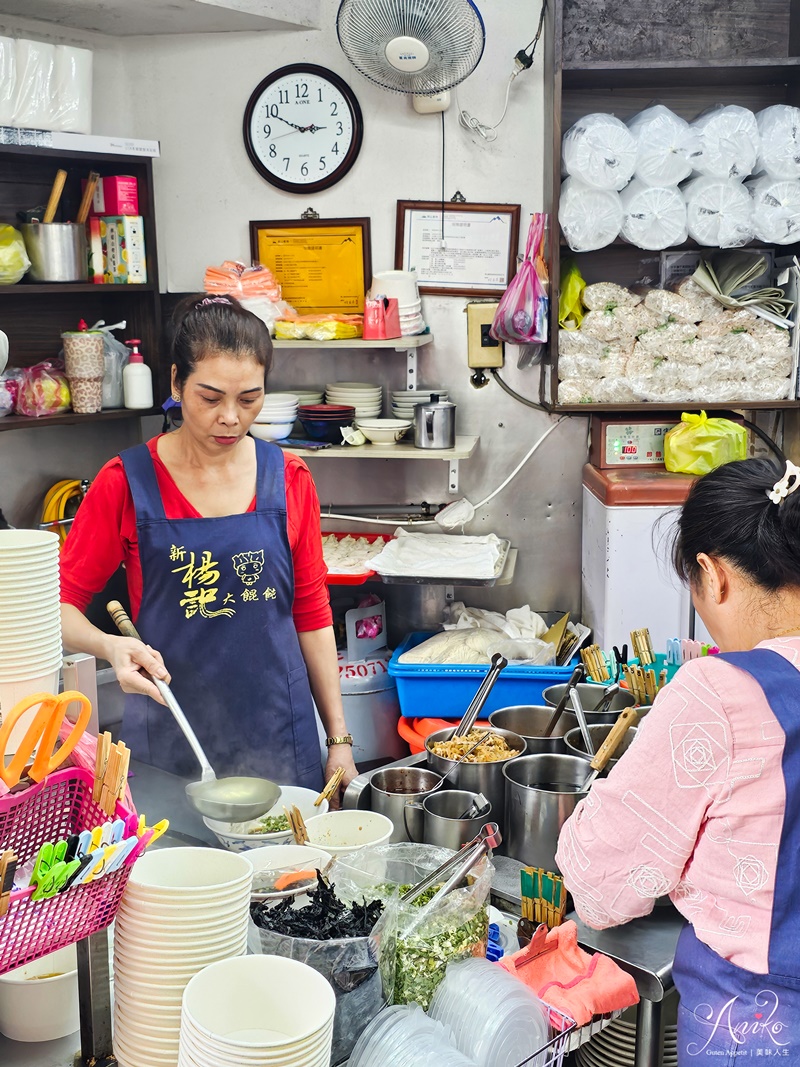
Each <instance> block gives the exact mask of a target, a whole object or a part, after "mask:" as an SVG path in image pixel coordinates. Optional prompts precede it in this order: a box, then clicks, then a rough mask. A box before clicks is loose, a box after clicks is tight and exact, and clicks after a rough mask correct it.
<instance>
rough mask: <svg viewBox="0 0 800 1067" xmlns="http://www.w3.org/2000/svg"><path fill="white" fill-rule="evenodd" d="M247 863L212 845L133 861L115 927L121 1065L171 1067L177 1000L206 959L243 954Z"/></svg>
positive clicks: (250, 871)
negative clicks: (133, 864) (134, 862)
mask: <svg viewBox="0 0 800 1067" xmlns="http://www.w3.org/2000/svg"><path fill="white" fill-rule="evenodd" d="M252 880H253V868H252V865H251V864H250V863H248V861H247V860H246V859H245V858H244V856H237V855H236V854H235V853H233V852H225V851H223V850H222V849H213V848H167V849H161V850H157V851H155V852H147V853H145V855H144V856H143V857H142V858H141V859H140V860H138V861H137V863H136V865H135V866H134V868H133V870H132V871H131V876H130V879H129V881H128V885H127V888H126V890H125V894H124V896H123V898H122V903H121V905H120V908H119V911H118V913H117V919H116V923H115V930H114V1055H115V1056H116V1057H117V1060H118V1061H119V1063H120V1065H121V1067H175V1064H176V1062H177V1059H178V1042H179V1035H180V1023H181V999H182V997H183V991H184V989H185V988H186V985H187V983H188V982H189V981H190V979H192V978H193V977H194V976H195V975H196V974H197V973H198V971H201V970H202V969H203V968H204V967H206V966H208V964H210V963H216V962H217V961H219V960H227V959H229V958H231V957H235V956H242V955H243V954H244V952H245V951H246V948H247V923H248V918H249V911H250V887H251V883H252Z"/></svg>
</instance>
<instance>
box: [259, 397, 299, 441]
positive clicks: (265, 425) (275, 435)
mask: <svg viewBox="0 0 800 1067" xmlns="http://www.w3.org/2000/svg"><path fill="white" fill-rule="evenodd" d="M299 402H300V401H299V398H298V397H297V396H296V395H295V394H294V393H267V395H266V396H265V397H264V403H263V404H262V406H261V411H260V412H259V413H258V415H256V418H255V422H254V423H253V425H252V426H251V427H250V431H251V433H252V434H253V436H254V437H260V438H261V439H262V440H263V441H281V440H283V438H284V437H288V436H289V434H290V433H291V432H292V427H293V426H294V423H295V419H296V418H297V405H298V404H299Z"/></svg>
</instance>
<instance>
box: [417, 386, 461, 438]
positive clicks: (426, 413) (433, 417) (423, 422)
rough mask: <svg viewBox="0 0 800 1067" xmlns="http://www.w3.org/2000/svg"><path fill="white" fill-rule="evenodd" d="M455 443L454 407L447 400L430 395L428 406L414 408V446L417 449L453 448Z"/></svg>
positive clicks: (418, 405) (419, 405) (436, 394)
mask: <svg viewBox="0 0 800 1067" xmlns="http://www.w3.org/2000/svg"><path fill="white" fill-rule="evenodd" d="M455 443H456V406H455V404H451V403H450V401H449V400H439V394H438V393H433V394H432V395H431V402H430V403H429V404H416V405H415V406H414V444H415V446H416V447H417V448H454V447H455Z"/></svg>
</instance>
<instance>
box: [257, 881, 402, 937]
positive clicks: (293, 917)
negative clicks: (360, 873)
mask: <svg viewBox="0 0 800 1067" xmlns="http://www.w3.org/2000/svg"><path fill="white" fill-rule="evenodd" d="M316 875H317V888H316V889H311V890H309V893H308V895H309V897H310V903H309V904H307V905H306V906H305V907H303V908H295V907H293V904H292V898H290V897H287V898H285V899H284V900H281V901H280V902H279V903H278V904H274V905H270V904H269V903H266V902H265V903H255V904H251V906H250V916H251V918H252V920H253V922H254V923H255V924H256V926H259V927H261V929H263V930H271V931H273V932H274V933H279V934H286V935H287V936H289V937H302V938H306V939H308V940H312V941H334V940H339V939H341V938H348V937H366V936H367V935H368V934H369V933H370V931H371V930H372V928H373V926H374V925H375V923H376V922H377V921H378V919H379V918H380V915H381V913H382V911H383V904H382V903H381V901H380V900H373V901H370V902H367V901H366V900H361V901H354V902H353V903H352V904H350V905H347V904H345V903H343V902H342V901H341V900H340V899H339V898H338V897H337V896H336V892H335V886H333V885H331V884H330V883H328V882H327V881H326V880H325V878H324V876H323V875H322V873H321V872H320V871H317V872H316Z"/></svg>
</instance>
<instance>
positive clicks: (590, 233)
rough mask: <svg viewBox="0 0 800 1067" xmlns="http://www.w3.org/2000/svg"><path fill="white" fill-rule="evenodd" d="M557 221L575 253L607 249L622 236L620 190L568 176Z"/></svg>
mask: <svg viewBox="0 0 800 1067" xmlns="http://www.w3.org/2000/svg"><path fill="white" fill-rule="evenodd" d="M558 221H559V222H560V223H561V229H562V231H563V233H564V237H565V239H566V242H567V244H568V245H569V247H570V248H571V249H572V251H573V252H591V251H592V250H593V249H595V248H605V246H606V245H610V244H611V242H612V241H614V240H615V239H616V238H617V237H619V231H620V228H621V226H622V204H621V202H620V199H619V193H616V192H614V191H613V190H610V189H593V188H592V187H591V186H589V185H585V184H584V183H583V182H581V181H578V179H577V178H567V179H566V181H564V182H563V183H562V185H561V199H560V201H559V205H558Z"/></svg>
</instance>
